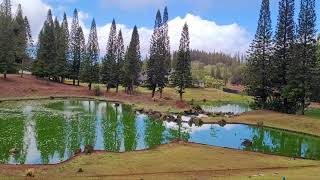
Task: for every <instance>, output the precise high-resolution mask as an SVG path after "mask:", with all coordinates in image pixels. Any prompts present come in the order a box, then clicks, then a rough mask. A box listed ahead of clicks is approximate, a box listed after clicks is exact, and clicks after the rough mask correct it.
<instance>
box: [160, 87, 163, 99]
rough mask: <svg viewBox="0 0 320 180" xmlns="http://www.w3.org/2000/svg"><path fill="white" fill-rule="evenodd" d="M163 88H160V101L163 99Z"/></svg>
mask: <svg viewBox="0 0 320 180" xmlns="http://www.w3.org/2000/svg"><path fill="white" fill-rule="evenodd" d="M162 92H163V88H160V99H162Z"/></svg>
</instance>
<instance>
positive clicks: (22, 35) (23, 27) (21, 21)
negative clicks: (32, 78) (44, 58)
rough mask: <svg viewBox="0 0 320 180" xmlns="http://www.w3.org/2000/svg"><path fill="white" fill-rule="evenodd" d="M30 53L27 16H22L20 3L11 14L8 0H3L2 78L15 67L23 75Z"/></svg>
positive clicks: (0, 24)
mask: <svg viewBox="0 0 320 180" xmlns="http://www.w3.org/2000/svg"><path fill="white" fill-rule="evenodd" d="M32 54H33V40H32V37H31V30H30V24H29V20H28V18H27V17H26V16H23V12H22V8H21V5H19V6H18V8H17V12H16V13H15V15H13V14H12V11H11V2H10V0H3V2H2V3H1V5H0V72H2V73H3V75H4V78H6V77H7V73H12V72H13V73H15V72H16V71H17V69H18V70H20V71H21V76H23V70H25V68H26V64H27V63H28V62H30V60H31V57H32Z"/></svg>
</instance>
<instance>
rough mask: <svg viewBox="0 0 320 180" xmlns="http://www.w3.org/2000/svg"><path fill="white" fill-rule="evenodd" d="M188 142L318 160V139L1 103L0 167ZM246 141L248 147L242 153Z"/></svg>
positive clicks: (122, 108) (71, 104) (106, 109)
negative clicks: (89, 150) (90, 150)
mask: <svg viewBox="0 0 320 180" xmlns="http://www.w3.org/2000/svg"><path fill="white" fill-rule="evenodd" d="M177 138H181V139H183V140H185V141H188V142H194V143H201V144H207V145H212V146H220V147H228V148H234V149H243V150H249V151H257V152H264V153H273V154H277V155H283V156H290V157H304V158H309V159H320V138H317V137H313V136H306V135H300V134H296V133H289V132H285V131H281V130H275V129H269V128H257V127H254V126H247V125H231V124H230V125H226V126H224V127H220V126H219V125H208V124H206V125H203V126H201V127H196V126H191V127H190V126H189V125H188V124H186V123H182V124H180V125H178V124H176V123H172V122H170V123H169V122H160V121H156V120H151V119H149V118H148V116H146V115H143V114H137V113H135V112H134V111H133V110H132V108H131V107H130V106H127V105H119V106H116V105H115V104H112V103H107V102H98V101H83V100H58V101H56V100H55V101H25V102H19V103H0V163H2V164H55V163H59V162H62V161H65V160H67V159H69V158H70V157H72V156H73V155H74V152H75V151H77V150H78V149H79V148H81V149H83V147H84V146H85V145H87V144H90V145H92V146H93V147H94V149H95V150H108V151H113V152H126V151H134V150H142V149H147V148H152V147H156V146H159V145H160V144H166V143H170V142H172V141H173V140H175V139H177ZM245 139H250V140H251V141H252V143H253V144H252V146H250V147H244V146H242V145H241V144H242V142H243V141H244V140H245Z"/></svg>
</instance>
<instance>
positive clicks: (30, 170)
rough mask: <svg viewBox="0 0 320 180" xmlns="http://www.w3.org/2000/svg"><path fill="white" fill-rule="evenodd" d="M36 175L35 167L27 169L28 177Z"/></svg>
mask: <svg viewBox="0 0 320 180" xmlns="http://www.w3.org/2000/svg"><path fill="white" fill-rule="evenodd" d="M34 175H35V170H34V169H27V170H26V176H27V177H34Z"/></svg>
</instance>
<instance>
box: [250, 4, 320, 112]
mask: <svg viewBox="0 0 320 180" xmlns="http://www.w3.org/2000/svg"><path fill="white" fill-rule="evenodd" d="M299 1H300V12H299V15H298V21H297V22H295V0H280V2H279V14H278V19H277V26H276V30H275V34H274V35H273V32H272V26H271V17H270V5H269V0H262V6H261V11H260V17H259V21H258V28H257V32H256V35H255V38H254V40H253V42H252V44H251V47H250V51H249V56H248V62H247V74H246V81H247V82H246V83H247V87H248V90H249V93H250V94H251V95H254V97H255V100H256V105H258V106H259V107H260V108H264V109H272V110H277V111H281V112H284V113H299V114H304V109H305V108H306V107H307V106H308V102H310V100H312V98H316V97H317V96H318V95H317V93H318V94H319V92H320V88H319V86H320V83H319V80H320V59H319V57H320V56H319V54H318V55H317V36H316V32H317V31H316V13H315V0H299ZM319 52H320V51H318V53H319ZM317 57H318V58H317Z"/></svg>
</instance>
